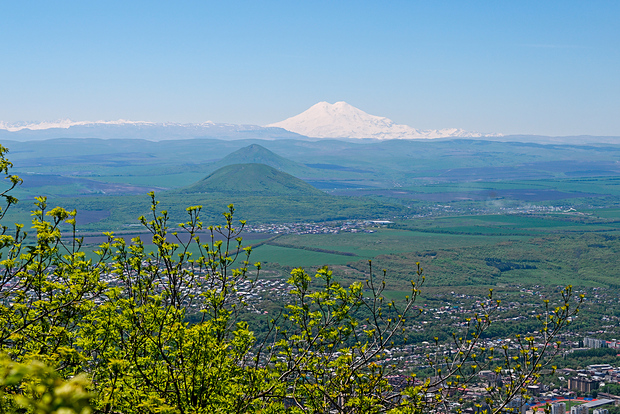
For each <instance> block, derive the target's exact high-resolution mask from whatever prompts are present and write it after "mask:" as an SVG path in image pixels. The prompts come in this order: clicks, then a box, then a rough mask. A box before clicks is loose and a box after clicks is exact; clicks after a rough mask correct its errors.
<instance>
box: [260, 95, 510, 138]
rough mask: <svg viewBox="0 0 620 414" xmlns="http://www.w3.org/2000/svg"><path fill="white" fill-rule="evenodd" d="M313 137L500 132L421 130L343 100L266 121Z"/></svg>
mask: <svg viewBox="0 0 620 414" xmlns="http://www.w3.org/2000/svg"><path fill="white" fill-rule="evenodd" d="M267 126H268V127H278V128H283V129H286V130H287V131H291V132H296V133H298V134H301V135H306V136H308V137H315V138H375V139H419V138H475V137H488V136H501V134H481V133H478V132H468V131H465V130H462V129H457V128H445V129H433V130H421V129H416V128H412V127H410V126H408V125H400V124H396V123H394V121H392V120H391V119H388V118H385V117H381V116H375V115H370V114H367V113H366V112H364V111H362V110H360V109H357V108H356V107H354V106H352V105H349V104H348V103H346V102H336V103H335V104H330V103H328V102H319V103H318V104H316V105H313V106H311V107H310V108H309V109H308V110H306V111H304V112H302V113H301V114H299V115H295V116H293V117H291V118H288V119H285V120H284V121H280V122H276V123H274V124H269V125H267Z"/></svg>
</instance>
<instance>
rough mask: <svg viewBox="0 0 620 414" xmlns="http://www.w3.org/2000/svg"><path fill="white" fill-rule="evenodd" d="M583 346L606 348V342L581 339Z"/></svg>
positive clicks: (594, 339)
mask: <svg viewBox="0 0 620 414" xmlns="http://www.w3.org/2000/svg"><path fill="white" fill-rule="evenodd" d="M583 346H585V347H586V348H607V341H604V340H602V339H596V338H587V337H586V338H583Z"/></svg>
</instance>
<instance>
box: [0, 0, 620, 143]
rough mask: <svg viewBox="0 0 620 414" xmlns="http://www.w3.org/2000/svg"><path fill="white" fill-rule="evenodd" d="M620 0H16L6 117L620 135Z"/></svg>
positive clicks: (11, 10)
mask: <svg viewBox="0 0 620 414" xmlns="http://www.w3.org/2000/svg"><path fill="white" fill-rule="evenodd" d="M619 18H620V2H618V1H596V0H588V1H568V0H564V1H539V0H538V1H403V2H399V1H391V2H378V1H375V2H367V1H350V2H349V1H337V2H334V1H325V2H322V1H312V2H295V1H264V2H258V1H254V2H235V1H226V2H223V1H217V2H215V1H213V2H211V1H196V2H183V1H178V2H171V1H166V2H163V1H161V2H159V1H143V2H142V1H132V2H127V1H122V2H120V1H119V2H116V1H104V2H91V1H83V0H82V1H79V2H78V1H75V2H74V1H41V2H30V1H12V2H10V1H4V2H2V3H0V56H2V57H3V58H2V60H1V62H2V63H1V64H0V121H6V122H18V121H43V120H56V119H61V118H71V119H73V120H77V121H80V120H99V119H104V120H114V119H119V118H124V119H130V120H145V121H172V122H203V121H206V120H212V121H215V122H230V123H251V124H259V125H264V124H267V123H271V122H276V121H280V120H282V119H284V118H287V117H289V116H293V115H296V114H298V113H299V112H302V111H303V110H305V109H307V108H308V107H310V106H311V105H313V104H315V103H317V102H319V101H328V102H331V103H333V102H336V101H341V100H344V101H347V102H348V103H350V104H352V105H354V106H356V107H358V108H360V109H362V110H364V111H366V112H368V113H371V114H373V115H381V116H387V117H389V118H391V119H392V120H394V121H395V122H398V123H403V124H408V125H411V126H413V127H416V128H423V129H431V128H432V129H435V128H448V127H458V128H464V129H467V130H475V131H481V132H501V133H505V134H512V133H524V134H544V135H580V134H590V135H618V136H620V24H619V23H618V21H619Z"/></svg>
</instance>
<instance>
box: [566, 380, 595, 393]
mask: <svg viewBox="0 0 620 414" xmlns="http://www.w3.org/2000/svg"><path fill="white" fill-rule="evenodd" d="M598 385H599V382H598V381H595V380H593V379H590V378H580V377H573V378H569V379H568V388H569V389H571V390H574V391H581V392H585V393H589V392H592V390H595V389H597V388H598Z"/></svg>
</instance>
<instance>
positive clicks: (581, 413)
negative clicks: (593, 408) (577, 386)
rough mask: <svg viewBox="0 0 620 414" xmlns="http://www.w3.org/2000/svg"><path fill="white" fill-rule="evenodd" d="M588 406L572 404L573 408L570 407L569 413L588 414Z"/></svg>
mask: <svg viewBox="0 0 620 414" xmlns="http://www.w3.org/2000/svg"><path fill="white" fill-rule="evenodd" d="M588 411H590V410H588V407H586V406H585V405H583V404H581V405H574V406H573V408H571V409H570V414H588Z"/></svg>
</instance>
